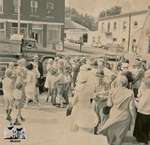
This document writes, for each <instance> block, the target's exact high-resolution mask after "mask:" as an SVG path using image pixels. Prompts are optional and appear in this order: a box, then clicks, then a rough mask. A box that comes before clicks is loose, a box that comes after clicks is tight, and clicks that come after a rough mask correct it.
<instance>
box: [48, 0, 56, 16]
mask: <svg viewBox="0 0 150 145" xmlns="http://www.w3.org/2000/svg"><path fill="white" fill-rule="evenodd" d="M53 10H54V0H48V1H47V14H48V15H50V14H51V13H52V12H53Z"/></svg>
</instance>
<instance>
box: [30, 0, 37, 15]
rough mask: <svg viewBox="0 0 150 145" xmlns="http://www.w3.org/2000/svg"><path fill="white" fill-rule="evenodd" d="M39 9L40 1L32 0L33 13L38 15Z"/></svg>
mask: <svg viewBox="0 0 150 145" xmlns="http://www.w3.org/2000/svg"><path fill="white" fill-rule="evenodd" d="M37 10H38V1H36V0H31V14H32V15H36V14H37Z"/></svg>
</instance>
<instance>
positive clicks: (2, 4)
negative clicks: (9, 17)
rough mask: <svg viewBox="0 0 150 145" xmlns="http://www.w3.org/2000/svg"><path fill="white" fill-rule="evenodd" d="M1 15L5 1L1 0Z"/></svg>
mask: <svg viewBox="0 0 150 145" xmlns="http://www.w3.org/2000/svg"><path fill="white" fill-rule="evenodd" d="M0 13H3V0H0Z"/></svg>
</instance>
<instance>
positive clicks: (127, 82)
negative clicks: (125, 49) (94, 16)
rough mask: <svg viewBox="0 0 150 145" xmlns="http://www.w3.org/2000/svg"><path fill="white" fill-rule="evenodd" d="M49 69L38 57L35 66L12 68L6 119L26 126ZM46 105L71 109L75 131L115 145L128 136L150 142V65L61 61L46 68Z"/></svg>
mask: <svg viewBox="0 0 150 145" xmlns="http://www.w3.org/2000/svg"><path fill="white" fill-rule="evenodd" d="M43 77H44V73H43V68H42V64H41V63H40V61H39V58H38V56H35V57H34V60H33V61H32V62H27V61H26V60H25V59H20V60H18V62H15V63H14V62H11V63H10V64H9V67H8V68H7V70H6V72H5V78H4V79H3V92H4V100H5V105H6V114H7V116H6V119H7V120H8V121H12V117H11V113H12V111H14V110H15V109H17V111H16V117H15V124H20V123H21V121H25V118H24V117H23V116H22V109H23V108H24V107H28V105H31V104H33V103H37V104H38V103H39V101H40V99H39V96H40V95H39V94H40V93H42V91H41V89H42V88H41V84H42V83H43V80H44V79H43ZM45 77H46V79H45V80H44V88H45V90H47V97H46V101H47V102H49V100H50V102H51V105H53V106H56V107H59V108H66V110H67V113H68V112H69V117H70V120H71V129H72V130H73V131H78V130H86V131H89V132H94V134H97V135H98V134H103V135H104V136H106V137H107V141H108V143H109V144H110V145H121V143H122V142H123V139H124V138H125V136H126V134H127V132H128V130H130V129H131V128H133V126H134V129H133V136H134V137H135V138H136V140H137V142H138V143H139V144H148V142H149V140H150V136H149V135H150V97H149V92H150V65H149V63H148V62H146V61H143V60H141V59H140V58H135V59H134V60H132V62H130V61H129V60H127V59H125V58H122V59H121V60H120V61H119V62H116V63H115V64H113V65H112V64H111V63H110V62H108V61H106V60H104V59H97V58H94V57H87V58H86V57H73V58H71V57H68V56H67V57H66V56H64V57H55V58H50V59H48V61H47V62H46V72H45Z"/></svg>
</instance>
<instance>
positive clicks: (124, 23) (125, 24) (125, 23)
mask: <svg viewBox="0 0 150 145" xmlns="http://www.w3.org/2000/svg"><path fill="white" fill-rule="evenodd" d="M126 28H127V22H126V21H123V26H122V29H123V30H125V29H126Z"/></svg>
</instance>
